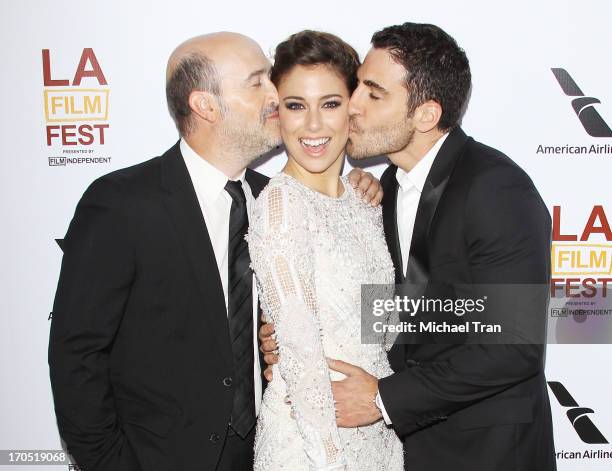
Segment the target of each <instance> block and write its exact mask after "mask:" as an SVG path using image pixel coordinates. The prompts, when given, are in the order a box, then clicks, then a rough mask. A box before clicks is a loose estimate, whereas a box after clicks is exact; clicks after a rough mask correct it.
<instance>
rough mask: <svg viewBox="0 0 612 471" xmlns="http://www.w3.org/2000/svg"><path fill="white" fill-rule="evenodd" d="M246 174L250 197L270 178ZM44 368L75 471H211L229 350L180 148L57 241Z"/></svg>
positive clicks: (222, 424)
mask: <svg viewBox="0 0 612 471" xmlns="http://www.w3.org/2000/svg"><path fill="white" fill-rule="evenodd" d="M246 179H247V181H248V183H249V185H250V187H251V189H252V192H253V195H254V196H255V197H256V196H257V195H258V194H259V192H260V191H261V189H262V188H263V187H264V186H265V185H266V184H267V182H268V178H267V177H265V176H263V175H260V174H258V173H256V172H254V171H252V170H247V173H246ZM49 366H50V373H51V385H52V389H53V397H54V401H55V411H56V415H57V423H58V427H59V431H60V435H61V437H62V438H63V439H64V440H65V442H66V444H67V447H68V449H69V451H70V453H71V454H72V455H73V456H74V458H75V459H76V461H77V463H78V464H79V465H80V466H81V468H82V469H84V470H86V471H138V470H143V471H144V470H160V471H161V470H163V471H180V470H185V471H192V470H194V469H201V470H213V469H215V465H216V463H217V460H218V458H219V455H220V452H221V447H222V445H223V442H224V438H225V434H226V431H227V425H228V422H229V419H230V413H231V409H232V400H233V397H232V395H233V391H232V388H231V381H224V379H225V378H228V377H231V376H232V375H233V364H232V352H231V343H230V339H229V333H228V323H227V315H226V308H225V302H224V298H223V290H222V285H221V279H220V277H219V273H218V269H217V264H216V261H215V256H214V252H213V248H212V244H211V241H210V238H209V235H208V231H207V229H206V224H205V222H204V218H203V216H202V212H201V210H200V206H199V204H198V200H197V197H196V193H195V190H194V187H193V184H192V182H191V179H190V177H189V173H188V172H187V168H186V166H185V163H184V161H183V158H182V156H181V153H180V149H179V145H178V143H177V144H176V145H174V146H173V147H172V148H171V149H170V150H168V151H167V152H166V153H165V154H164V155H162V156H161V157H156V158H154V159H151V160H149V161H147V162H144V163H141V164H139V165H136V166H133V167H130V168H126V169H123V170H119V171H116V172H113V173H111V174H109V175H105V176H103V177H101V178H99V179H98V180H96V181H95V182H94V183H92V185H91V186H90V187H89V188H88V189H87V191H86V192H85V194H84V195H83V197H82V199H81V201H80V202H79V204H78V206H77V208H76V212H75V214H74V218H73V219H72V222H71V223H70V227H69V228H68V232H67V234H66V237H65V239H64V257H63V260H62V268H61V274H60V278H59V283H58V287H57V293H56V296H55V303H54V306H53V316H52V323H51V334H50V342H49Z"/></svg>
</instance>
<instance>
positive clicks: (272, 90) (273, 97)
mask: <svg viewBox="0 0 612 471" xmlns="http://www.w3.org/2000/svg"><path fill="white" fill-rule="evenodd" d="M267 82H268V84H267V85H268V100H269V101H270V102H274V103H275V104H276V105H278V102H279V98H278V90H276V86H275V85H274V84H273V83H272V81H271V80H270V79H268V80H267Z"/></svg>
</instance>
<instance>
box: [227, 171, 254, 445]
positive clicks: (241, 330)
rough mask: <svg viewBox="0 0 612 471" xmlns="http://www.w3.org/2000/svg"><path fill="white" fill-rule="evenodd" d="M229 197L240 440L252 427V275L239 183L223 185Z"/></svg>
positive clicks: (235, 418) (235, 422) (235, 417)
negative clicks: (230, 200)
mask: <svg viewBox="0 0 612 471" xmlns="http://www.w3.org/2000/svg"><path fill="white" fill-rule="evenodd" d="M225 191H227V192H228V193H229V194H230V196H231V197H232V207H231V210H230V222H229V246H228V264H227V265H228V267H227V268H228V284H227V305H228V306H227V307H228V309H227V317H228V322H229V333H230V339H231V341H232V353H233V357H234V358H233V360H234V378H233V381H232V385H233V387H234V404H233V408H232V419H231V426H232V428H233V429H234V431H235V432H236V433H237V434H238V435H239V436H240V437H242V438H244V437H246V435H247V434H248V433H249V432H250V431H251V429H252V428H253V425H255V384H254V382H255V380H254V378H253V362H254V355H253V292H252V289H253V281H252V280H253V272H252V271H251V268H250V267H249V264H250V262H251V259H250V257H249V248H248V244H247V242H246V240H244V236H245V235H246V233H247V230H248V228H249V219H248V214H247V205H246V197H245V196H244V191H243V189H242V184H241V183H240V181H237V182H235V181H231V180H229V181H228V182H227V184H226V185H225Z"/></svg>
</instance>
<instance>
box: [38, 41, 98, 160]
mask: <svg viewBox="0 0 612 471" xmlns="http://www.w3.org/2000/svg"><path fill="white" fill-rule="evenodd" d="M56 59H57V57H56V56H54V60H56ZM54 63H55V62H53V61H52V51H51V50H49V49H43V50H42V72H43V85H44V89H43V102H44V115H45V122H46V126H45V133H46V143H47V147H49V148H55V149H58V151H59V152H61V153H62V154H63V155H61V156H57V155H53V156H49V165H50V166H65V165H67V164H83V163H85V164H100V163H109V162H110V157H100V156H94V155H93V154H94V152H95V148H97V149H100V148H101V147H102V146H104V145H105V143H106V138H107V133H106V131H108V129H109V128H110V124H109V123H108V117H109V94H110V88H109V87H108V82H107V80H106V77H105V75H104V72H103V70H102V67H101V65H100V63H99V61H98V58H97V57H96V54H95V52H94V50H93V49H92V48H84V49H83V51H82V53H81V56H80V58H79V59H78V62H76V61H75V66H76V67H75V69H74V75H73V76H72V80H70V79H68V78H58V76H56V75H55V69H54V67H53V64H54ZM102 148H103V147H102Z"/></svg>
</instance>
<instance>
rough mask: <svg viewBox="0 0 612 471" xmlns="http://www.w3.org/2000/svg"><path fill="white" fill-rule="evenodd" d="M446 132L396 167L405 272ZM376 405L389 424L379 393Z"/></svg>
mask: <svg viewBox="0 0 612 471" xmlns="http://www.w3.org/2000/svg"><path fill="white" fill-rule="evenodd" d="M447 136H448V133H446V134H444V135H443V136H442V137H441V138H440V139H438V141H437V142H436V143H435V144H434V146H433V147H432V148H431V149H429V151H428V152H427V154H425V156H423V158H422V159H421V160H419V161H418V162H417V164H416V165H415V166H414V167H413V168H412V170H410V171H409V172H406V171H404V170H402V169H401V168H399V167H398V169H397V173H396V174H395V177H396V178H397V182H398V183H399V188H398V189H397V203H396V204H397V206H396V208H395V210H396V220H397V233H398V238H399V243H400V250H401V252H402V273H406V267H407V265H408V255H409V254H410V245H411V242H412V233H413V232H414V222H415V220H416V214H417V209H418V208H419V200H420V199H421V193H423V187H424V186H425V181H426V180H427V176H428V175H429V171H430V170H431V166H432V165H433V163H434V160H435V158H436V155H438V152H439V151H440V147H442V144H444V141H445V140H446V137H447ZM376 406H377V407H378V408H379V409H380V411H381V412H382V415H383V418H384V420H385V422H386V423H387V425H391V419H390V418H389V416H388V415H387V411H386V410H385V405H384V404H383V402H382V398H381V397H380V394H379V393H376Z"/></svg>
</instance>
